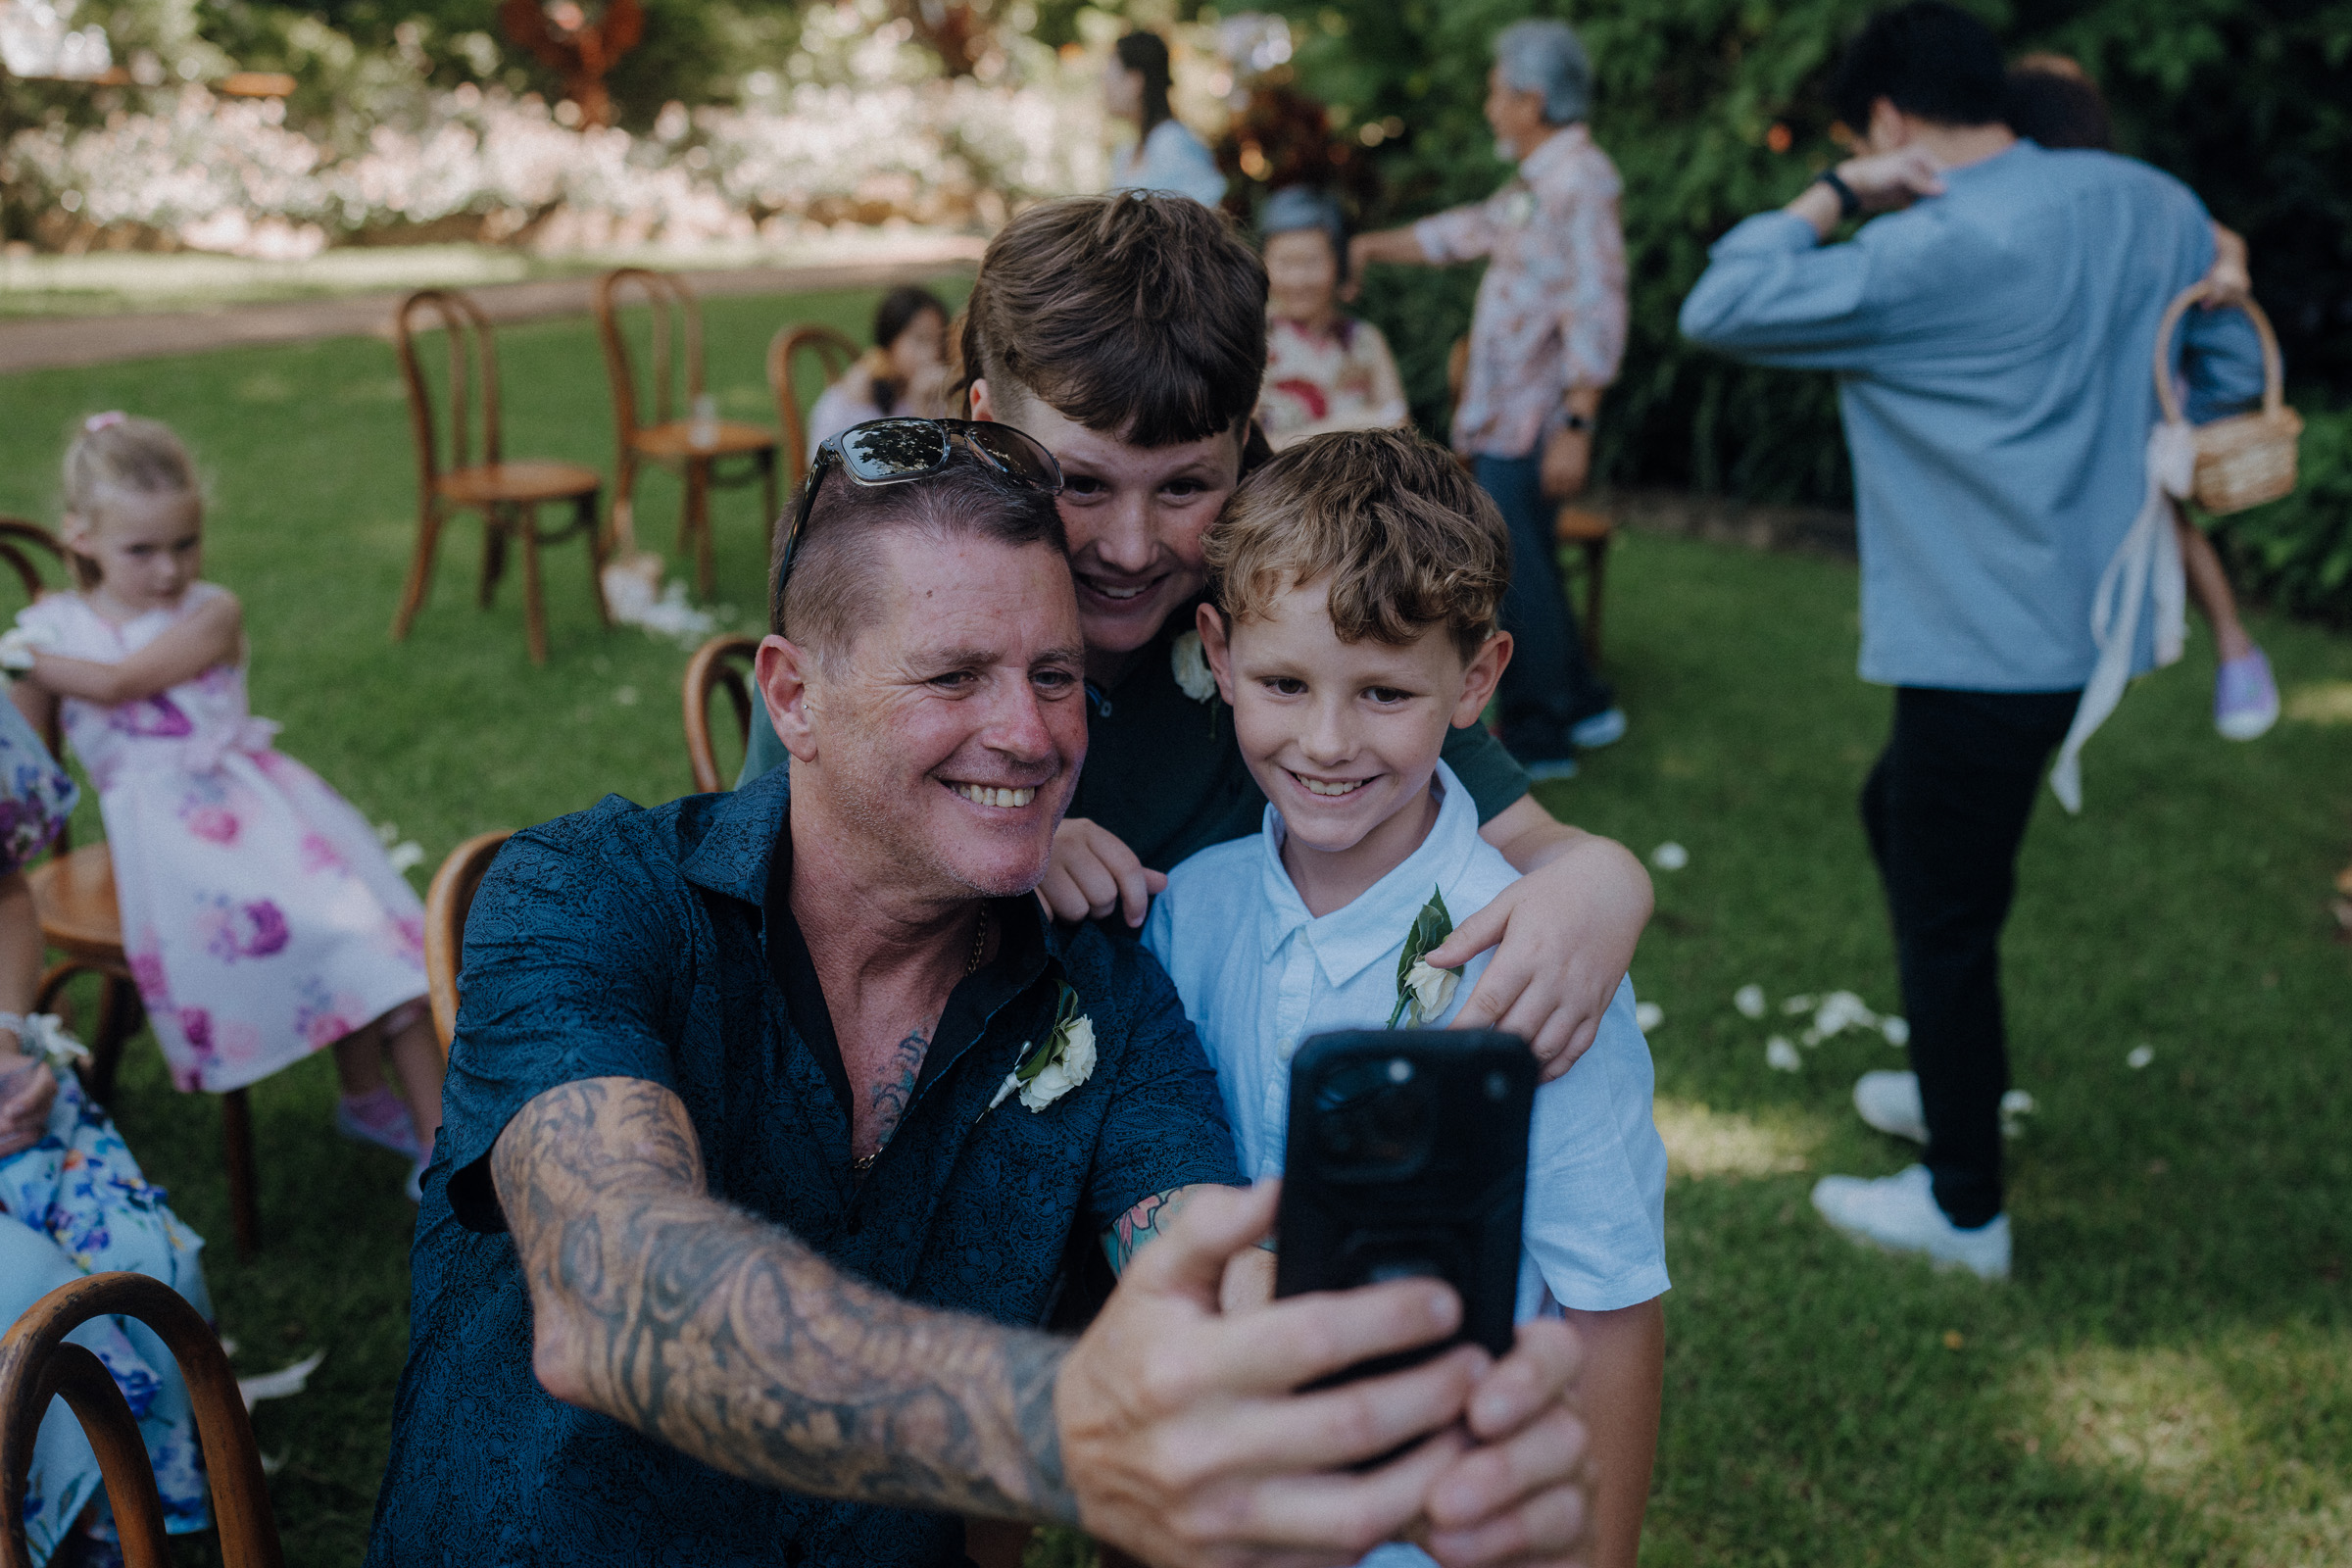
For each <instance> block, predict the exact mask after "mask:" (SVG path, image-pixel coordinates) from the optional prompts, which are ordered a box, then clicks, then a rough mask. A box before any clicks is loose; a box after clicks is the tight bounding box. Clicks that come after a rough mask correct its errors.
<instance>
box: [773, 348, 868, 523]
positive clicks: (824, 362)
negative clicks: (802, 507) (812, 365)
mask: <svg viewBox="0 0 2352 1568" xmlns="http://www.w3.org/2000/svg"><path fill="white" fill-rule="evenodd" d="M804 355H812V356H814V357H815V360H816V368H817V373H818V374H819V375H821V376H822V377H823V378H824V382H825V384H826V385H827V386H830V385H832V384H833V383H834V382H836V381H838V380H840V379H841V378H842V377H843V376H844V375H846V374H848V373H849V368H850V367H851V366H852V365H855V364H856V363H857V362H858V345H857V343H856V342H855V341H854V340H852V339H851V338H849V337H848V336H846V335H845V334H843V333H840V332H837V331H835V330H834V329H833V328H831V327H829V326H819V325H817V324H816V323H815V322H813V321H804V322H802V323H800V324H799V325H796V326H787V327H785V328H784V329H782V330H781V331H779V332H778V333H776V335H775V336H774V337H772V338H770V339H768V343H767V389H768V390H769V391H770V392H772V393H774V394H775V397H776V422H777V423H778V424H779V425H780V426H781V427H782V428H783V431H784V461H785V462H786V463H788V464H789V465H791V466H790V467H789V468H788V469H787V470H786V471H787V472H789V473H790V474H791V475H792V488H793V489H795V490H798V489H799V488H800V487H801V482H802V481H803V480H805V479H807V478H808V477H809V423H808V420H807V419H806V418H805V417H803V415H802V414H801V394H800V388H799V386H798V384H797V383H796V382H795V381H794V379H793V376H794V372H795V371H796V370H797V369H798V368H799V362H800V360H801V358H802V356H804Z"/></svg>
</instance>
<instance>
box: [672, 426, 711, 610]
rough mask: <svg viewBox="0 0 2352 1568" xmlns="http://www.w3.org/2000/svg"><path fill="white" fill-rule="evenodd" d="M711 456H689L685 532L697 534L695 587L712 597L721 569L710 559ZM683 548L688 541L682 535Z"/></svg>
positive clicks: (695, 540) (681, 545)
mask: <svg viewBox="0 0 2352 1568" xmlns="http://www.w3.org/2000/svg"><path fill="white" fill-rule="evenodd" d="M684 531H685V532H687V533H689V534H692V535H693V537H694V587H695V592H697V593H699V594H701V595H702V596H703V597H704V598H705V599H708V598H710V597H711V583H712V582H714V581H715V580H716V577H717V573H716V571H715V570H714V569H713V567H712V565H711V459H709V458H688V459H687V460H686V526H685V530H684ZM678 544H679V547H680V548H681V549H683V548H684V547H685V544H686V541H685V540H684V539H680V540H679V541H678Z"/></svg>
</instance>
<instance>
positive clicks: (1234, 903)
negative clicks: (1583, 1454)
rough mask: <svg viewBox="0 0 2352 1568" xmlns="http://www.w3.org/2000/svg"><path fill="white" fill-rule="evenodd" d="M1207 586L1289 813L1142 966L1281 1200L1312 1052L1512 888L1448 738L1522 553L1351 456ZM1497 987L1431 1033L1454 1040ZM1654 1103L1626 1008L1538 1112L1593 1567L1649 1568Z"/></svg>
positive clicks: (1478, 502) (1496, 664)
mask: <svg viewBox="0 0 2352 1568" xmlns="http://www.w3.org/2000/svg"><path fill="white" fill-rule="evenodd" d="M1208 564H1209V569H1210V572H1211V574H1212V584H1211V592H1212V596H1213V599H1214V603H1213V605H1203V606H1202V607H1201V610H1200V612H1199V617H1200V618H1199V625H1200V632H1201V643H1202V645H1203V649H1204V651H1205V653H1206V654H1207V657H1208V662H1209V666H1210V668H1211V669H1212V670H1213V671H1214V672H1215V674H1216V679H1217V687H1218V690H1219V692H1220V693H1221V694H1222V695H1223V697H1224V699H1225V701H1226V702H1227V703H1228V704H1230V705H1232V716H1233V722H1234V731H1235V735H1236V737H1237V738H1238V739H1239V741H1240V743H1241V750H1242V756H1243V758H1244V759H1245V760H1247V762H1248V763H1249V767H1250V773H1251V775H1252V776H1253V777H1254V778H1255V779H1256V780H1257V783H1258V786H1259V788H1261V789H1262V790H1264V791H1265V794H1266V799H1267V800H1268V801H1269V802H1270V803H1271V804H1270V805H1269V807H1268V809H1267V810H1266V815H1265V825H1264V829H1263V831H1262V832H1260V833H1259V834H1258V835H1257V836H1255V837H1253V838H1247V839H1238V840H1235V841H1233V842H1231V843H1227V844H1220V845H1217V846H1215V847H1214V848H1212V849H1208V850H1203V851H1202V852H1201V853H1200V854H1199V855H1196V856H1194V857H1193V858H1191V859H1189V860H1186V861H1185V862H1183V863H1182V864H1181V865H1179V866H1177V867H1176V869H1175V870H1174V871H1173V872H1171V873H1170V874H1169V877H1168V886H1167V889H1166V891H1165V892H1163V893H1162V894H1161V895H1160V896H1159V898H1158V899H1157V900H1156V901H1155V902H1154V904H1153V906H1152V914H1151V918H1150V919H1149V920H1148V921H1147V922H1146V925H1145V928H1144V940H1145V942H1146V944H1147V945H1148V946H1149V947H1150V948H1151V950H1152V953H1153V955H1154V956H1157V957H1158V959H1159V960H1160V962H1161V964H1162V965H1163V966H1164V967H1165V968H1166V969H1167V971H1168V974H1169V975H1170V977H1171V978H1173V979H1174V981H1175V983H1176V989H1177V992H1178V994H1179V995H1180V996H1182V998H1183V999H1184V1005H1185V1011H1186V1012H1187V1013H1188V1014H1189V1015H1190V1016H1191V1017H1192V1020H1193V1023H1194V1025H1195V1027H1196V1028H1198V1029H1199V1031H1200V1034H1201V1045H1202V1046H1203V1048H1205V1050H1206V1052H1207V1054H1208V1059H1209V1061H1210V1063H1211V1064H1212V1065H1213V1066H1214V1067H1215V1068H1216V1072H1217V1083H1218V1087H1219V1090H1220V1091H1221V1092H1222V1094H1223V1097H1224V1101H1225V1108H1226V1113H1227V1115H1228V1117H1229V1118H1230V1120H1231V1122H1232V1124H1233V1130H1234V1138H1235V1141H1236V1143H1237V1144H1238V1146H1239V1149H1240V1153H1241V1161H1242V1168H1243V1169H1244V1170H1245V1171H1248V1172H1249V1173H1250V1174H1251V1175H1252V1176H1257V1177H1265V1176H1277V1175H1280V1174H1281V1172H1282V1162H1283V1139H1284V1133H1285V1129H1286V1126H1287V1122H1288V1115H1289V1106H1288V1100H1289V1092H1290V1064H1291V1057H1292V1055H1293V1054H1295V1053H1296V1052H1297V1050H1298V1048H1299V1043H1300V1042H1301V1041H1302V1040H1304V1039H1305V1038H1306V1037H1308V1036H1310V1035H1313V1034H1316V1033H1319V1032H1322V1031H1324V1030H1329V1029H1341V1028H1378V1027H1380V1025H1381V1024H1382V1023H1383V1022H1385V1021H1386V1020H1387V1019H1388V1018H1389V1016H1390V1014H1391V1012H1392V1011H1393V1009H1394V1007H1395V1005H1396V1002H1397V961H1398V958H1399V957H1400V956H1401V954H1402V951H1403V947H1404V943H1405V939H1406V936H1407V933H1408V932H1409V931H1410V929H1411V927H1412V924H1413V920H1414V917H1415V915H1416V914H1418V913H1419V911H1420V910H1421V908H1422V907H1423V906H1424V905H1426V904H1427V903H1428V902H1429V900H1430V894H1431V892H1432V890H1433V889H1435V890H1436V891H1437V892H1438V893H1440V894H1441V895H1443V897H1444V899H1445V901H1446V908H1447V909H1448V910H1449V911H1450V912H1451V914H1452V915H1453V917H1454V918H1455V919H1456V920H1460V919H1464V918H1467V917H1468V916H1470V915H1471V914H1473V913H1475V912H1476V911H1477V910H1479V909H1480V908H1482V907H1485V906H1486V905H1487V904H1488V903H1489V902H1491V901H1492V900H1493V899H1494V898H1495V896H1496V895H1497V894H1499V893H1501V892H1502V891H1503V890H1504V889H1505V888H1506V887H1508V886H1509V885H1510V884H1511V882H1513V881H1514V880H1516V878H1517V876H1518V873H1517V872H1516V871H1514V870H1512V869H1511V867H1510V865H1509V864H1508V862H1506V861H1505V860H1504V859H1503V858H1502V856H1501V854H1500V853H1499V852H1497V851H1496V850H1495V848H1494V847H1493V846H1492V845H1489V844H1488V843H1487V842H1486V841H1485V840H1483V839H1481V838H1480V837H1479V832H1478V825H1479V824H1478V812H1477V809H1476V808H1475V807H1474V805H1473V804H1472V802H1471V799H1470V796H1469V793H1468V792H1467V791H1466V790H1465V789H1463V788H1462V786H1461V784H1460V782H1459V781H1458V780H1457V779H1455V777H1454V776H1453V774H1452V772H1451V770H1450V769H1448V768H1447V767H1446V765H1445V764H1444V763H1443V762H1442V761H1440V760H1439V757H1438V754H1439V749H1440V747H1441V746H1442V745H1443V744H1444V742H1445V739H1446V731H1447V730H1448V729H1449V728H1454V727H1459V726H1466V725H1470V724H1475V723H1477V722H1479V719H1480V714H1481V713H1482V712H1483V711H1484V710H1485V708H1486V705H1487V701H1488V699H1489V698H1490V697H1491V696H1492V695H1493V693H1494V690H1495V681H1496V680H1497V679H1498V678H1499V677H1500V676H1501V673H1502V669H1503V666H1504V664H1505V663H1507V662H1509V659H1510V650H1511V639H1510V636H1509V634H1508V633H1506V632H1503V631H1501V630H1500V629H1498V623H1497V617H1498V613H1499V609H1500V605H1501V602H1502V594H1503V589H1504V586H1505V585H1506V583H1507V581H1508V579H1509V574H1510V538H1509V534H1508V532H1507V531H1506V530H1505V528H1504V526H1503V522H1502V518H1501V516H1500V515H1499V514H1498V513H1496V511H1495V504H1494V503H1493V502H1492V501H1490V500H1489V499H1488V498H1487V496H1486V494H1485V493H1484V492H1483V491H1481V490H1480V489H1479V488H1478V486H1477V485H1476V484H1474V483H1473V482H1472V481H1471V480H1470V478H1469V477H1468V476H1467V475H1466V474H1464V473H1463V472H1462V470H1461V468H1460V466H1458V465H1457V464H1456V463H1455V462H1454V460H1453V458H1452V456H1451V455H1450V454H1448V453H1446V451H1444V450H1443V449H1441V448H1439V447H1437V446H1434V445H1432V444H1431V443H1429V442H1427V441H1424V440H1422V439H1421V438H1420V437H1418V436H1415V435H1412V434H1410V433H1405V432H1396V431H1353V432H1347V433H1342V434H1332V435H1323V436H1318V437H1314V438H1312V439H1310V440H1308V441H1305V442H1303V443H1301V444H1299V445H1298V446H1296V447H1293V448H1291V449H1290V450H1288V451H1286V452H1283V453H1281V454H1280V455H1279V456H1277V457H1276V458H1274V459H1273V460H1272V461H1271V462H1269V463H1268V464H1266V465H1265V466H1263V467H1261V468H1259V469H1258V470H1257V471H1256V472H1255V473H1253V474H1252V475H1251V476H1250V479H1249V480H1248V481H1247V482H1245V483H1244V484H1243V486H1242V487H1241V489H1240V490H1239V491H1237V492H1236V493H1235V495H1234V497H1233V500H1232V501H1231V502H1230V503H1229V504H1228V505H1227V507H1226V510H1225V513H1224V515H1223V516H1222V517H1221V518H1220V520H1219V522H1218V524H1217V527H1216V528H1215V530H1214V531H1212V532H1211V533H1210V535H1209V538H1208ZM1485 962H1486V959H1485V957H1484V956H1481V957H1479V958H1476V959H1473V960H1472V962H1471V963H1470V964H1469V965H1467V966H1466V972H1465V973H1464V975H1463V981H1464V983H1463V984H1461V985H1460V986H1458V987H1457V988H1455V990H1456V994H1455V995H1454V996H1453V997H1452V998H1449V999H1446V1001H1445V1002H1444V1004H1443V1005H1441V1006H1440V1007H1439V1009H1438V1012H1437V1015H1436V1016H1434V1017H1431V1018H1428V1019H1427V1020H1426V1021H1427V1022H1429V1023H1431V1024H1443V1023H1445V1022H1447V1021H1448V1020H1449V1019H1450V1017H1451V1014H1452V1012H1453V1010H1454V1009H1455V1008H1457V1007H1458V1006H1459V1005H1460V1000H1461V998H1462V997H1465V996H1467V995H1468V993H1469V990H1470V988H1471V986H1472V985H1473V984H1475V982H1476V979H1477V974H1478V971H1479V970H1480V969H1481V967H1483V965H1484V964H1485ZM1651 1084H1652V1076H1651V1067H1650V1059H1649V1048H1648V1046H1647V1045H1646V1043H1644V1041H1643V1040H1642V1032H1641V1029H1640V1027H1639V1026H1638V1025H1637V1024H1636V1023H1635V1022H1634V994H1633V988H1632V986H1631V984H1630V983H1626V982H1620V983H1619V985H1618V988H1617V995H1616V998H1615V1000H1614V1001H1613V1002H1612V1003H1611V1004H1610V1005H1609V1009H1608V1011H1607V1013H1606V1014H1605V1015H1604V1016H1603V1018H1602V1021H1601V1025H1600V1030H1599V1034H1598V1037H1597V1038H1596V1039H1595V1040H1594V1041H1593V1047H1592V1049H1591V1050H1590V1051H1589V1052H1587V1053H1586V1054H1585V1055H1584V1056H1583V1057H1582V1058H1580V1059H1579V1060H1578V1062H1577V1063H1576V1065H1575V1066H1574V1067H1573V1068H1571V1069H1570V1070H1569V1071H1568V1073H1567V1074H1566V1075H1564V1076H1563V1077H1560V1078H1557V1079H1555V1080H1553V1081H1552V1082H1550V1083H1548V1084H1545V1085H1544V1086H1543V1087H1542V1088H1541V1089H1539V1090H1538V1091H1537V1094H1536V1104H1535V1124H1534V1129H1533V1132H1532V1135H1531V1137H1530V1142H1529V1155H1528V1178H1527V1202H1526V1210H1525V1225H1524V1230H1523V1247H1524V1251H1523V1253H1522V1258H1521V1271H1520V1289H1519V1302H1518V1311H1519V1316H1520V1317H1521V1318H1522V1319H1525V1318H1528V1317H1531V1316H1535V1315H1538V1314H1541V1313H1556V1312H1561V1311H1563V1310H1564V1311H1565V1314H1566V1315H1567V1316H1568V1317H1569V1319H1570V1320H1571V1321H1572V1322H1574V1323H1575V1325H1576V1327H1577V1328H1578V1330H1579V1332H1580V1333H1581V1334H1582V1335H1583V1337H1584V1341H1585V1347H1586V1354H1587V1357H1588V1359H1587V1371H1586V1372H1585V1375H1584V1379H1583V1386H1584V1390H1585V1407H1586V1408H1585V1413H1586V1418H1587V1421H1588V1424H1589V1425H1590V1427H1591V1428H1592V1433H1593V1454H1594V1457H1595V1460H1596V1463H1597V1471H1598V1473H1597V1481H1596V1492H1595V1502H1596V1509H1595V1511H1596V1515H1597V1520H1596V1522H1597V1525H1598V1537H1597V1544H1598V1547H1599V1551H1598V1557H1597V1560H1598V1561H1600V1562H1602V1563H1606V1564H1610V1565H1612V1568H1631V1565H1632V1564H1633V1562H1634V1560H1635V1553H1636V1548H1637V1547H1638V1545H1639V1544H1640V1539H1641V1528H1642V1512H1643V1509H1644V1507H1645V1505H1646V1502H1647V1498H1648V1493H1649V1472H1650V1463H1651V1457H1652V1453H1653V1450H1654V1449H1655V1447H1656V1443H1657V1424H1658V1403H1659V1383H1660V1376H1661V1368H1662V1362H1663V1356H1664V1344H1665V1329H1664V1317H1663V1313H1662V1311H1661V1309H1660V1303H1659V1298H1660V1297H1661V1296H1662V1295H1663V1294H1664V1292H1665V1290H1666V1288H1667V1279H1666V1263H1665V1234H1664V1233H1665V1191H1666V1151H1665V1146H1664V1145H1663V1144H1662V1143H1661V1142H1660V1141H1659V1138H1658V1134H1657V1129H1656V1127H1655V1126H1654V1125H1653V1123H1652V1121H1651V1117H1650V1093H1651ZM1407 1553H1410V1555H1409V1556H1408V1555H1405V1554H1407ZM1375 1555H1376V1557H1377V1558H1378V1559H1379V1560H1380V1561H1382V1562H1383V1563H1384V1564H1385V1563H1387V1562H1389V1561H1391V1560H1397V1561H1415V1560H1418V1561H1426V1560H1427V1559H1425V1558H1421V1557H1420V1556H1419V1554H1418V1553H1417V1552H1416V1551H1414V1550H1413V1548H1407V1547H1383V1548H1381V1551H1380V1552H1379V1553H1376V1554H1375Z"/></svg>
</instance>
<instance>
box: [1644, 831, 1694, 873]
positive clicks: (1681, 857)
mask: <svg viewBox="0 0 2352 1568" xmlns="http://www.w3.org/2000/svg"><path fill="white" fill-rule="evenodd" d="M1649 863H1650V864H1652V865H1654V866H1656V867H1657V868H1658V869H1659V870H1661V871H1680V870H1681V869H1682V868H1683V867H1684V866H1686V865H1689V864H1690V863H1691V852H1690V851H1689V850H1686V849H1684V848H1683V847H1682V846H1681V845H1680V844H1677V843H1675V842H1674V840H1672V839H1668V840H1667V841H1666V842H1665V843H1663V844H1661V845H1659V846H1658V847H1657V848H1656V849H1654V850H1652V851H1650V852H1649Z"/></svg>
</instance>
